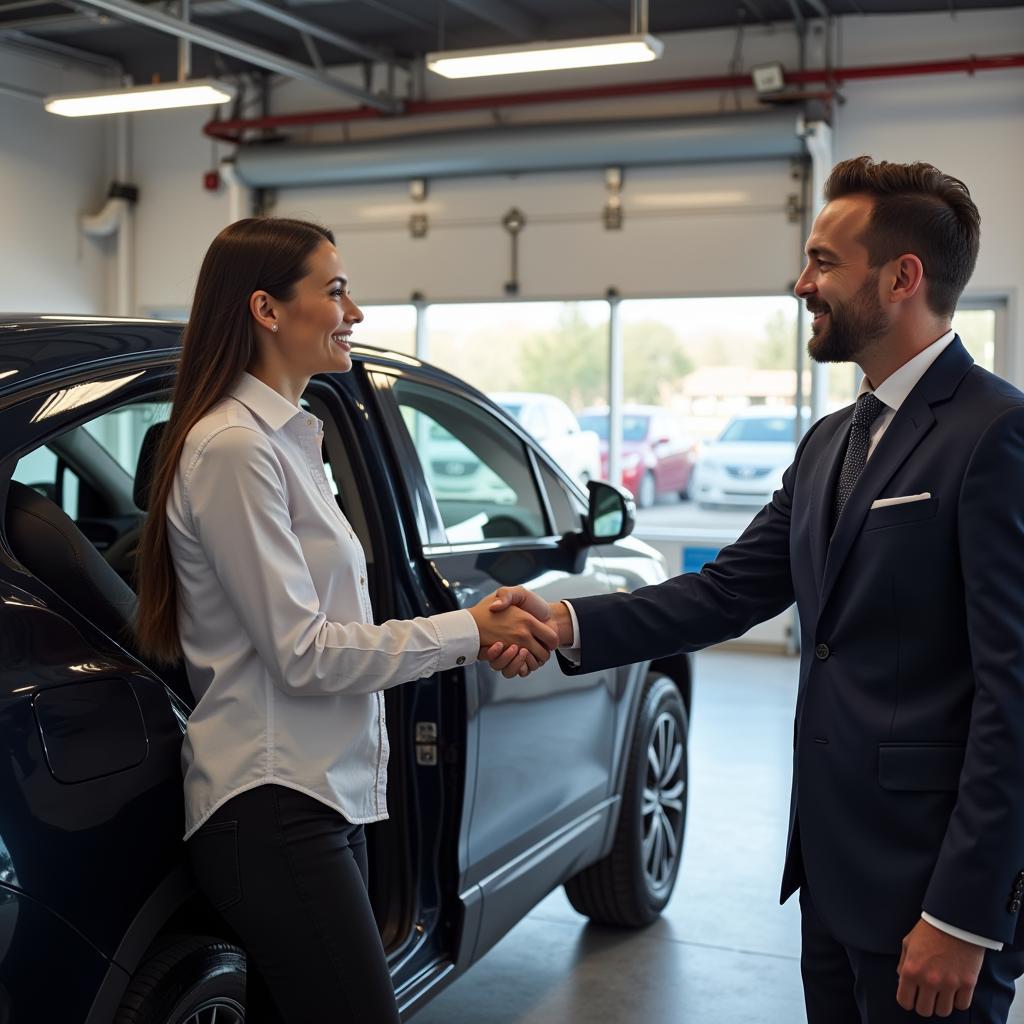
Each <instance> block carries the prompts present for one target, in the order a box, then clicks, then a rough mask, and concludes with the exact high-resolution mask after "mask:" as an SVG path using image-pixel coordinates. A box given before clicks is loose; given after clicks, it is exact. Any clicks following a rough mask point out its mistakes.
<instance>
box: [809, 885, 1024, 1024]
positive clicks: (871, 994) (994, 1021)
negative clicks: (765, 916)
mask: <svg viewBox="0 0 1024 1024" xmlns="http://www.w3.org/2000/svg"><path fill="white" fill-rule="evenodd" d="M800 913H801V934H802V939H803V946H802V950H801V955H800V971H801V974H802V975H803V981H804V1002H805V1003H806V1006H807V1022H808V1024H911V1022H916V1024H921V1022H922V1021H923V1020H925V1019H926V1018H923V1017H919V1016H918V1015H917V1014H916V1013H915V1012H914V1011H913V1010H904V1009H903V1008H902V1007H901V1006H900V1005H899V1003H897V1002H896V989H897V987H898V985H899V978H898V977H897V975H896V965H897V964H898V963H899V957H898V956H896V955H887V954H883V953H868V952H866V951H865V950H858V949H853V948H851V947H850V946H844V945H843V944H842V943H841V942H839V941H838V940H837V939H836V938H835V937H834V936H832V934H831V933H830V932H829V931H828V929H827V928H826V927H825V925H824V924H823V923H822V920H821V918H820V917H819V916H818V913H817V911H816V910H815V907H814V900H813V899H812V898H811V895H810V894H809V893H808V892H807V886H806V885H805V886H804V887H803V888H802V889H801V890H800ZM1021 974H1024V952H1020V951H1018V950H1011V949H1006V950H1002V951H1000V952H996V951H994V950H989V951H988V952H987V953H986V954H985V960H984V962H983V964H982V968H981V974H980V975H979V976H978V984H977V986H976V987H975V990H974V998H973V999H972V1001H971V1006H970V1009H968V1010H954V1011H953V1013H952V1014H951V1015H950V1016H949V1017H942V1018H940V1017H933V1018H931V1019H932V1020H936V1021H938V1020H944V1021H949V1022H950V1024H1006V1017H1007V1015H1008V1014H1009V1012H1010V1003H1011V1002H1012V1001H1013V994H1014V982H1015V981H1016V979H1017V978H1018V977H1019V976H1020V975H1021Z"/></svg>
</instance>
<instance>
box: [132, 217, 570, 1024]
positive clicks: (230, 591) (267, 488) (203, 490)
mask: <svg viewBox="0 0 1024 1024" xmlns="http://www.w3.org/2000/svg"><path fill="white" fill-rule="evenodd" d="M347 284H348V282H347V278H346V276H345V273H344V271H343V269H342V266H341V262H340V260H339V258H338V252H337V250H336V249H335V246H334V238H333V236H332V234H331V233H330V232H329V231H327V230H326V229H324V228H320V227H317V226H315V225H312V224H307V223H305V222H302V221H295V220H286V219H272V218H261V219H250V220H242V221H239V222H237V223H236V224H232V225H231V226H230V227H228V228H226V229H225V230H224V231H222V232H221V233H220V234H219V235H218V236H217V238H216V239H215V240H214V242H213V244H212V245H211V246H210V249H209V251H208V252H207V254H206V257H205V259H204V261H203V265H202V269H201V270H200V274H199V279H198V283H197V286H196V294H195V300H194V303H193V307H192V314H191V317H190V319H189V323H188V326H187V328H186V330H185V335H184V339H183V348H182V357H181V365H180V369H179V371H178V378H177V382H176V384H175V390H174V401H173V406H172V410H171V415H170V420H169V422H168V425H167V428H166V429H165V432H164V439H163V441H162V443H161V450H160V454H159V457H158V460H157V467H156V472H155V474H154V479H153V485H152V495H151V502H150V508H151V509H153V512H152V514H151V515H150V516H149V519H148V521H147V523H146V528H145V532H144V534H143V538H142V543H141V546H140V590H139V615H138V623H137V632H138V638H139V643H140V647H141V648H142V650H143V651H144V652H145V653H146V654H148V655H149V656H150V657H152V658H155V659H158V660H162V661H167V662H169V661H174V660H176V659H178V658H180V657H184V660H185V664H186V667H187V670H188V676H189V682H190V685H191V688H192V691H193V693H194V695H195V697H196V701H197V703H196V707H195V710H194V712H193V713H192V716H191V718H190V720H189V723H188V729H187V735H186V737H185V741H184V747H183V751H182V759H183V765H184V772H185V808H186V830H185V839H186V841H187V848H188V851H189V855H190V858H191V861H192V864H193V866H194V868H195V873H196V877H197V879H198V881H199V884H200V887H201V888H202V889H203V891H204V892H205V894H206V895H207V896H208V897H209V899H210V902H211V903H212V904H213V906H214V907H215V908H216V909H217V910H218V912H219V913H220V914H221V915H222V916H223V918H224V920H225V921H226V922H227V923H228V925H229V926H230V927H231V929H232V930H233V931H234V932H235V933H236V934H237V935H238V937H239V939H240V940H241V942H242V944H243V945H244V946H245V949H246V951H247V954H248V958H249V974H248V982H247V988H248V992H247V1001H248V1006H247V1018H246V1019H247V1020H248V1021H249V1024H260V1022H263V1021H275V1022H277V1021H287V1022H295V1024H307V1022H310V1021H320V1020H325V1019H337V1020H344V1021H367V1022H373V1024H382V1022H383V1024H386V1022H388V1021H391V1022H395V1021H397V1020H398V1010H397V1007H396V1004H395V998H394V992H393V988H392V985H391V978H390V975H389V972H388V967H387V963H386V960H385V957H384V952H383V948H382V946H381V942H380V937H379V935H378V932H377V928H376V925H375V923H374V918H373V914H372V912H371V907H370V902H369V898H368V896H367V890H366V849H365V839H364V835H363V826H364V824H366V823H367V822H372V821H378V820H380V819H382V818H385V817H386V816H387V808H386V803H385V788H386V779H387V773H386V770H387V754H388V742H387V732H386V728H385V722H384V699H383V694H382V693H381V692H380V691H381V690H383V689H385V688H387V687H389V686H393V685H396V684H398V683H402V682H405V681H408V680H411V679H416V678H419V677H422V676H428V675H431V674H432V673H434V672H437V671H439V670H443V669H447V668H452V667H453V666H455V665H463V664H468V663H470V662H471V661H472V660H473V659H474V658H476V657H477V656H478V655H483V656H485V657H488V658H489V659H491V663H492V666H494V667H498V668H500V669H502V671H503V672H504V673H505V675H507V676H512V675H516V674H520V673H525V672H527V671H528V670H529V669H531V668H533V667H536V665H537V664H538V663H539V662H542V661H544V660H546V659H547V657H548V654H549V650H550V649H551V648H553V647H554V646H555V643H556V640H557V638H556V636H555V634H554V632H553V631H552V630H550V629H549V628H548V627H547V626H545V625H544V624H542V623H539V622H537V620H536V619H534V618H532V617H531V616H530V615H528V614H527V613H526V612H524V611H523V610H521V609H510V611H511V612H512V613H513V616H514V617H512V618H506V617H505V615H506V614H507V613H505V614H501V615H499V614H494V613H492V612H490V611H489V610H488V606H489V604H490V603H491V602H490V599H487V600H485V601H482V602H481V603H480V604H479V605H477V606H476V607H474V608H472V609H470V610H468V611H455V612H448V613H444V614H441V615H434V616H431V617H430V618H417V619H411V620H408V621H401V622H399V621H391V622H386V623H384V624H383V625H373V617H372V612H371V609H370V601H369V594H368V592H367V588H366V562H365V559H364V557H363V551H362V548H361V547H360V544H359V541H358V540H357V538H356V537H355V535H354V533H353V532H352V528H351V527H350V526H349V524H348V522H347V521H346V519H345V517H344V515H343V514H342V513H341V511H340V510H339V508H338V505H337V502H336V501H335V500H334V496H333V494H332V493H331V489H330V487H329V485H328V482H327V478H326V475H325V472H324V465H323V461H322V458H321V443H322V437H323V434H322V429H321V427H322V425H321V423H320V421H319V420H317V419H316V418H315V417H313V416H311V415H309V414H308V413H306V412H304V411H303V410H302V409H300V408H299V405H298V403H299V398H300V396H301V395H302V393H303V391H304V390H305V387H306V385H307V383H308V381H309V378H310V377H311V376H312V375H313V374H315V373H322V372H328V371H335V372H342V373H343V372H345V371H347V370H349V369H351V366H352V359H351V355H350V348H351V335H352V330H353V327H354V326H355V325H356V324H358V323H360V322H361V321H362V319H363V317H362V313H361V312H360V311H359V308H358V307H357V306H356V305H355V303H354V302H353V301H352V298H351V296H350V295H349V292H348V287H347ZM161 510H163V511H164V512H165V514H161ZM499 641H505V642H506V643H507V642H509V641H512V642H514V644H515V645H516V646H515V647H512V648H507V649H504V650H503V648H502V644H501V643H500V642H499Z"/></svg>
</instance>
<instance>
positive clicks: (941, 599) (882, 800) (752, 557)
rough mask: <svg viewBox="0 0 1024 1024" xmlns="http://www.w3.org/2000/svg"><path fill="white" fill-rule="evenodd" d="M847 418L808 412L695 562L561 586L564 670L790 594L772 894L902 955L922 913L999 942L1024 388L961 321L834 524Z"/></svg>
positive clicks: (1011, 930)
mask: <svg viewBox="0 0 1024 1024" xmlns="http://www.w3.org/2000/svg"><path fill="white" fill-rule="evenodd" d="M851 418H852V407H849V408H847V409H844V410H842V411H840V412H837V413H834V414H832V415H830V416H826V417H825V418H823V419H822V420H820V421H819V422H818V423H816V424H815V425H814V426H813V427H812V428H811V430H810V431H809V432H808V434H807V435H806V437H805V438H804V439H803V441H802V442H801V444H800V446H799V448H798V450H797V453H796V456H795V458H794V461H793V464H792V466H790V468H789V469H788V470H787V471H786V473H785V475H784V477H783V482H782V487H781V489H780V490H778V491H777V492H776V493H775V495H774V497H773V498H772V500H771V502H770V504H768V505H766V506H765V508H764V509H762V511H761V512H760V513H758V515H757V516H756V517H755V518H754V520H753V521H752V522H751V524H750V526H749V527H748V528H747V529H746V531H745V532H744V533H743V535H742V536H741V537H740V538H739V540H737V541H736V543H735V544H732V545H730V546H729V547H727V548H725V549H723V550H722V552H721V553H720V554H719V556H718V558H717V559H715V561H714V562H712V563H710V564H708V565H706V566H705V567H704V569H703V570H702V571H701V572H700V573H689V574H686V575H683V576H677V577H676V578H674V579H671V580H668V581H667V582H665V583H662V584H659V585H657V586H651V587H646V588H643V589H641V590H638V591H636V592H634V593H632V594H613V595H607V596H598V597H587V598H583V599H580V600H574V601H573V602H572V605H573V609H574V610H575V612H576V615H577V619H578V622H579V629H580V645H581V655H582V663H581V665H580V666H579V667H578V668H573V667H572V666H570V665H569V664H568V663H567V662H566V661H565V660H564V659H562V666H563V669H564V670H565V671H569V672H572V671H583V672H589V671H592V670H595V669H598V668H602V667H608V666H613V665H625V664H631V663H633V662H638V661H646V660H648V659H653V658H660V657H664V656H667V655H670V654H673V653H678V652H681V651H694V650H698V649H700V648H702V647H705V646H707V645H708V644H713V643H716V642H719V641H722V640H726V639H729V638H731V637H735V636H739V635H740V634H742V633H743V632H745V631H746V630H747V629H748V628H750V627H751V626H752V625H754V624H755V623H757V622H761V621H763V620H764V619H767V618H769V617H771V616H773V615H776V614H778V613H779V612H781V611H782V610H783V609H785V608H787V607H788V606H789V605H790V604H791V603H792V602H793V601H794V600H795V601H796V604H797V608H798V611H799V616H800V629H801V635H802V640H803V654H802V657H801V662H800V686H799V691H798V697H797V705H796V721H795V727H794V757H793V766H794V767H793V790H792V807H791V811H790V828H789V840H788V848H787V854H786V865H785V870H784V874H783V882H782V899H783V900H786V899H788V898H789V896H790V895H792V893H793V892H794V890H795V889H796V888H797V887H799V886H800V885H801V884H806V885H808V887H809V888H810V891H811V892H812V894H813V897H814V901H815V905H816V907H817V909H818V910H819V912H820V915H821V917H822V918H823V920H824V922H825V923H826V925H827V926H828V927H829V928H830V930H831V931H832V933H833V934H834V935H835V936H836V937H837V938H838V939H840V941H842V942H844V943H846V944H847V945H850V946H853V947H856V948H859V949H864V950H871V951H876V952H883V953H886V952H887V953H897V952H898V951H899V949H900V943H901V940H902V938H903V936H904V935H905V934H906V933H907V932H909V931H910V929H911V928H912V927H913V925H914V924H915V922H916V921H917V920H918V919H919V918H920V914H921V911H922V910H925V911H927V912H928V913H930V914H933V915H934V916H935V917H936V918H939V919H940V920H942V921H945V922H947V923H949V924H952V925H955V926H957V927H960V928H964V929H966V930H968V931H970V932H974V933H976V934H979V935H984V936H986V937H988V938H992V939H996V940H1001V941H1004V942H1011V941H1013V939H1014V936H1015V932H1016V928H1017V921H1018V917H1019V912H1020V910H1021V900H1022V898H1024V895H1022V894H1024V395H1022V394H1021V392H1020V391H1018V390H1017V389H1016V388H1014V387H1012V386H1011V385H1010V384H1008V383H1006V382H1005V381H1003V380H1001V379H999V378H998V377H995V376H993V375H992V374H991V373H988V372H987V371H985V370H983V369H981V368H980V367H977V366H975V365H974V363H973V361H972V359H971V357H970V356H969V355H968V354H967V352H966V350H965V349H964V347H963V345H962V344H961V342H960V339H959V338H956V339H955V340H954V341H953V342H952V343H951V344H950V345H949V346H948V347H947V348H946V350H945V351H944V352H943V353H942V354H941V355H940V356H939V357H938V359H937V360H936V361H935V362H934V363H933V364H932V366H931V367H930V368H929V369H928V371H927V372H926V373H925V375H924V376H923V377H922V378H921V380H920V381H919V382H918V384H917V386H916V387H915V388H914V389H913V391H912V392H911V393H910V395H909V396H908V398H907V400H906V401H905V403H904V404H903V405H902V407H901V408H900V409H899V410H898V412H897V413H896V415H895V416H894V417H893V419H892V421H891V423H890V424H889V426H888V428H887V429H886V431H885V433H884V434H883V435H882V437H881V439H880V440H879V442H878V445H877V447H876V449H875V451H874V452H873V453H872V455H871V458H870V459H869V461H868V463H867V466H866V468H865V469H864V472H863V474H862V475H861V477H860V479H859V481H858V482H857V485H856V487H855V489H854V491H853V494H852V496H851V497H850V499H849V501H848V503H847V505H846V507H845V509H844V511H843V514H842V516H841V517H840V519H839V522H838V524H837V525H836V528H835V532H834V534H833V535H832V536H831V537H830V524H831V516H832V504H833V495H834V492H835V486H836V479H837V476H838V473H839V469H840V466H841V465H842V461H843V456H844V454H845V448H846V441H847V436H848V433H849V427H850V421H851ZM924 492H929V493H930V494H931V497H930V498H927V499H924V500H919V501H914V502H910V503H906V504H897V505H892V506H888V507H881V508H877V509H871V504H872V502H874V501H875V500H876V499H878V498H886V497H897V496H905V495H916V494H921V493H924ZM721 756H722V757H728V756H729V752H728V751H727V750H723V751H722V752H721ZM741 827H742V823H741Z"/></svg>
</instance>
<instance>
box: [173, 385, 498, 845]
mask: <svg viewBox="0 0 1024 1024" xmlns="http://www.w3.org/2000/svg"><path fill="white" fill-rule="evenodd" d="M322 440H323V424H322V423H321V422H320V420H319V419H317V418H316V417H315V416H313V415H311V414H309V413H306V412H304V411H303V410H301V409H299V408H298V407H297V406H295V405H293V404H292V403H291V402H289V401H288V400H287V399H286V398H285V397H284V396H283V395H281V394H279V393H278V392H276V391H274V390H273V389H272V388H270V387H268V386H267V385H266V384H264V383H263V382H262V381H260V380H258V379H257V378H255V377H253V376H251V375H250V374H247V373H246V374H243V375H242V377H241V379H240V381H239V383H238V385H237V386H236V387H235V389H234V391H233V392H232V393H231V396H230V397H229V398H226V399H225V400H224V401H223V402H221V403H219V404H218V405H217V406H216V407H215V408H214V409H212V410H211V411H210V412H209V413H207V415H205V416H204V417H203V418H202V419H201V420H200V421H199V422H198V423H197V424H196V425H195V427H193V428H192V430H191V431H190V432H189V434H188V437H187V438H186V441H185V447H184V450H183V451H182V455H181V461H180V463H179V465H178V473H177V477H176V480H175V483H174V487H173V489H172V491H171V495H170V498H169V499H168V503H167V518H168V537H169V542H170V549H171V556H172V559H173V562H174V568H175V571H176V574H177V580H178V628H179V633H180V637H181V644H182V648H183V651H184V654H185V662H186V666H187V669H188V678H189V683H190V685H191V687H192V692H193V694H194V695H195V697H196V699H197V702H198V703H197V704H196V707H195V710H194V711H193V712H192V715H191V717H190V718H189V722H188V728H187V733H186V737H185V742H184V746H183V748H182V762H183V768H184V773H185V814H186V828H185V838H186V839H187V838H188V837H189V836H190V835H192V833H193V832H195V830H196V829H198V828H199V827H200V825H202V823H203V822H204V821H205V820H206V819H207V818H208V817H209V816H210V815H211V814H213V812H214V811H215V810H216V809H217V808H218V807H219V806H220V805H221V804H223V803H224V802H225V801H226V800H228V799H229V798H230V797H232V796H234V795H236V794H238V793H241V792H243V791H244V790H247V789H251V788H253V787H254V786H260V785H265V784H267V783H274V784H276V785H281V786H288V787H290V788H292V789H296V790H299V791H300V792H303V793H306V794H308V795H309V796H312V797H315V798H316V799H318V800H321V801H323V802H324V803H326V804H328V805H329V806H331V807H333V808H335V809H336V810H338V811H339V812H340V813H341V814H342V815H344V816H345V818H347V819H348V820H349V821H350V822H352V823H353V824H361V823H365V822H370V821H378V820H380V819H381V818H386V817H387V803H386V788H387V764H388V737H387V729H386V725H385V720H384V697H383V694H382V693H381V692H380V691H381V690H384V689H386V688H387V687H389V686H394V685H396V684H398V683H404V682H407V681H409V680H412V679H418V678H420V677H423V676H429V675H432V674H433V673H434V672H437V671H439V670H443V669H448V668H453V667H455V666H456V665H465V664H469V663H470V662H472V661H473V660H475V659H476V657H477V653H478V651H479V649H480V638H479V634H478V632H477V628H476V623H475V622H474V621H473V617H472V616H471V615H470V614H469V612H467V611H455V612H445V613H443V614H440V615H433V616H430V617H429V618H415V619H409V620H405V621H390V622H385V623H383V624H382V625H374V624H373V612H372V610H371V608H370V597H369V592H368V591H367V587H366V560H365V558H364V555H363V549H362V545H361V544H360V543H359V540H358V538H357V537H356V536H355V534H354V533H353V531H352V527H351V526H350V525H349V523H348V521H347V520H346V519H345V516H344V515H343V514H342V512H341V509H340V508H339V507H338V504H337V501H336V500H335V497H334V494H333V493H332V491H331V488H330V485H329V483H328V481H327V475H326V473H325V471H324V463H323V459H322V457H321V444H322Z"/></svg>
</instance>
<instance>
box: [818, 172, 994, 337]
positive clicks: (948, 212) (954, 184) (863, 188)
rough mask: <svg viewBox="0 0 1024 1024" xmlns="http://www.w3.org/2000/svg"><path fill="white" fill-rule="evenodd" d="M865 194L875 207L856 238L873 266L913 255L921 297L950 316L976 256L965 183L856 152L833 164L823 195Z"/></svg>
mask: <svg viewBox="0 0 1024 1024" xmlns="http://www.w3.org/2000/svg"><path fill="white" fill-rule="evenodd" d="M850 195H866V196H870V197H871V198H872V199H873V200H874V209H873V210H872V212H871V218H870V219H869V221H868V226H867V228H866V229H865V231H864V235H863V237H862V238H861V242H862V243H863V244H864V246H865V248H866V249H867V250H868V260H869V262H870V264H871V266H873V267H878V266H881V265H882V264H883V263H888V262H889V260H892V259H895V258H896V257H897V256H901V255H902V254H903V253H912V254H913V255H915V256H917V258H918V259H919V260H920V261H921V263H922V265H923V266H924V274H925V289H926V290H925V300H926V301H927V303H928V308H929V309H931V310H932V312H933V313H936V314H938V315H939V316H944V317H949V316H952V314H953V311H954V310H955V309H956V303H957V300H958V299H959V298H960V294H961V293H962V292H963V290H964V288H965V287H966V286H967V282H968V281H969V280H970V277H971V274H972V273H974V264H975V263H976V262H977V259H978V241H979V238H980V235H981V218H980V216H979V215H978V208H977V207H976V206H975V205H974V200H972V199H971V193H970V192H969V191H968V189H967V186H966V185H965V184H964V183H963V182H962V181H960V180H959V179H958V178H954V177H952V176H951V175H949V174H943V173H942V171H940V170H939V169H938V168H937V167H933V166H932V165H931V164H925V163H915V164H896V163H890V162H889V161H888V160H880V161H878V162H877V163H876V162H875V161H874V160H872V159H871V157H869V156H858V157H854V158H853V159H851V160H844V161H843V162H842V163H839V164H836V166H835V167H834V168H833V169H832V173H831V174H830V175H829V178H828V181H827V182H826V183H825V198H826V199H827V200H828V201H829V202H831V201H832V200H833V199H838V198H840V196H850Z"/></svg>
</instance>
